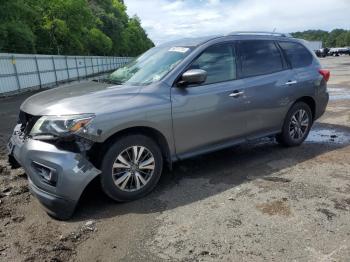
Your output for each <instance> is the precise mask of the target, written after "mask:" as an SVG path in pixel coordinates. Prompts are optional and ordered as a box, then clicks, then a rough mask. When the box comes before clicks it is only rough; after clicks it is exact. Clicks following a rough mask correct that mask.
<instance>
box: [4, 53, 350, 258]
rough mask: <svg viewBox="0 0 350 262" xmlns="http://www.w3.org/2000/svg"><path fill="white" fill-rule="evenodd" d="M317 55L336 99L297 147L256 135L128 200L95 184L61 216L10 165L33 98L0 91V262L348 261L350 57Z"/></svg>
mask: <svg viewBox="0 0 350 262" xmlns="http://www.w3.org/2000/svg"><path fill="white" fill-rule="evenodd" d="M321 61H322V63H323V65H324V67H325V68H329V69H330V70H331V72H332V76H331V80H330V82H329V91H330V93H331V101H330V103H329V106H328V108H327V112H326V114H325V115H324V116H323V117H322V118H321V119H319V120H318V121H317V123H315V125H314V127H313V129H312V131H311V133H310V135H309V137H308V139H307V141H306V142H305V143H304V144H303V145H302V146H300V147H297V148H283V147H280V146H279V145H277V144H276V143H275V142H274V141H272V140H270V139H261V140H259V141H255V142H251V143H247V144H244V145H240V146H236V147H233V148H230V149H227V150H223V151H219V152H216V153H212V154H209V155H205V156H201V157H197V158H194V159H191V160H186V161H183V162H179V163H176V164H175V166H174V170H173V171H172V172H169V171H165V173H164V174H163V176H162V178H161V181H160V185H159V186H158V187H157V188H156V190H155V191H154V192H153V193H151V194H150V195H148V196H147V197H145V198H143V199H141V200H138V201H134V202H131V203H124V204H116V203H113V202H112V201H110V200H109V199H108V198H107V197H105V196H104V194H103V193H102V192H101V190H100V188H99V187H98V183H94V184H92V185H91V186H90V187H89V188H88V189H87V191H86V192H85V194H84V196H83V198H82V200H81V202H80V204H79V207H78V210H77V212H76V214H75V216H74V217H73V219H72V220H69V221H64V222H62V221H57V220H54V219H52V218H51V217H49V216H48V215H46V213H45V212H44V211H43V210H42V209H41V207H40V205H39V204H38V202H37V200H36V199H35V198H33V197H32V196H31V195H30V193H29V192H28V188H27V181H26V175H25V174H24V172H23V170H22V169H17V170H11V169H10V167H9V166H8V164H7V160H6V151H5V142H6V140H7V138H8V135H9V134H10V133H11V130H12V128H13V126H14V124H15V121H16V117H17V114H18V108H19V105H20V103H21V102H22V101H23V100H24V99H25V98H26V97H27V96H28V95H29V94H24V95H19V96H16V97H10V98H3V99H1V100H0V119H1V120H0V123H1V125H0V261H119V260H120V261H164V260H169V261H177V260H178V261H217V260H222V261H265V260H269V261H271V260H275V261H349V260H350V219H349V215H350V58H349V57H330V58H325V59H322V60H321Z"/></svg>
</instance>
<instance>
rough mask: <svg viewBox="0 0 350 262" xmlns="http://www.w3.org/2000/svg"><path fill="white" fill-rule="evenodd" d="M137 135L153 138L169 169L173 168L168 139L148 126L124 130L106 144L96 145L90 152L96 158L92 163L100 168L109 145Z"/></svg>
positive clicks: (112, 136) (107, 140) (111, 137)
mask: <svg viewBox="0 0 350 262" xmlns="http://www.w3.org/2000/svg"><path fill="white" fill-rule="evenodd" d="M136 134H138V135H145V136H147V137H149V138H151V139H152V140H153V141H155V142H156V143H157V145H158V146H159V148H160V149H161V152H162V156H163V158H164V160H165V162H166V163H167V165H168V167H169V169H171V168H172V157H171V152H170V147H169V144H168V142H167V139H166V138H165V136H164V135H163V134H162V133H161V132H160V131H159V130H157V129H155V128H153V127H148V126H134V127H128V128H124V129H122V130H119V131H117V132H115V133H114V134H112V135H110V136H109V137H108V138H107V139H106V140H105V141H104V142H102V143H95V144H94V145H93V147H92V148H91V150H90V151H91V152H90V154H91V155H94V158H95V160H94V161H93V160H92V162H94V164H95V165H96V166H98V167H100V164H101V161H102V158H103V155H104V153H105V152H106V150H107V149H108V145H111V144H112V143H114V142H115V141H116V140H117V139H121V138H122V137H125V136H127V135H136Z"/></svg>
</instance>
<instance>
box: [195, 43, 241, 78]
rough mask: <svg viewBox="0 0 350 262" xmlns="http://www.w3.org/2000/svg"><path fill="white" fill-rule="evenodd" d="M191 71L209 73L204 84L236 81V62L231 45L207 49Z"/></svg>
mask: <svg viewBox="0 0 350 262" xmlns="http://www.w3.org/2000/svg"><path fill="white" fill-rule="evenodd" d="M189 69H203V70H205V71H206V72H207V73H208V76H207V80H206V81H205V83H204V84H212V83H218V82H223V81H229V80H233V79H236V61H235V55H234V50H233V47H232V46H231V45H228V44H225V45H215V46H211V47H209V48H207V49H206V50H205V51H204V52H203V53H202V54H201V55H200V56H199V57H198V58H197V59H196V60H195V61H194V62H193V63H192V65H191V66H190V68H189Z"/></svg>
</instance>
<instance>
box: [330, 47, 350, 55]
mask: <svg viewBox="0 0 350 262" xmlns="http://www.w3.org/2000/svg"><path fill="white" fill-rule="evenodd" d="M328 55H330V56H339V55H350V47H335V48H330V49H329V52H328Z"/></svg>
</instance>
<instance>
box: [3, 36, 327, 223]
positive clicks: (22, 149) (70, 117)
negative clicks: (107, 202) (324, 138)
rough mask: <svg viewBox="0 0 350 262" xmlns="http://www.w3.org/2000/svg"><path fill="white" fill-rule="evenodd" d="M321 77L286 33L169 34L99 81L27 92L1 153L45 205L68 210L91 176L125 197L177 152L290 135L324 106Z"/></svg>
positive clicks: (301, 132)
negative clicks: (176, 38)
mask: <svg viewBox="0 0 350 262" xmlns="http://www.w3.org/2000/svg"><path fill="white" fill-rule="evenodd" d="M328 79H329V71H327V70H325V69H322V67H321V65H320V63H319V61H318V60H317V57H316V56H315V55H314V53H313V52H312V51H311V50H309V49H308V48H307V47H306V46H305V44H304V41H302V40H298V39H294V38H291V37H287V36H286V35H284V34H278V33H261V32H234V33H231V34H229V35H226V36H218V37H202V38H191V39H183V40H179V41H174V42H170V43H166V44H162V45H160V46H157V47H154V48H152V49H150V50H149V51H147V52H146V53H145V54H143V55H141V56H140V57H138V58H136V59H135V60H134V61H133V62H131V63H129V64H128V65H126V66H124V67H122V68H120V69H118V70H117V71H115V72H114V73H112V74H111V76H110V77H109V78H108V79H107V80H106V81H105V82H103V83H100V82H89V83H79V84H75V85H72V86H69V87H62V88H56V89H52V90H48V91H44V92H41V93H38V94H36V95H34V96H32V97H30V98H28V99H27V100H26V101H25V102H24V103H23V104H22V105H21V108H20V113H19V119H18V124H17V125H16V127H15V129H14V132H13V135H12V137H11V139H10V141H9V144H8V149H9V156H10V160H11V162H12V163H15V162H16V161H17V162H18V163H19V164H20V165H21V166H22V167H23V168H24V169H25V171H26V173H27V175H28V180H29V187H30V190H31V192H32V193H33V194H34V195H35V196H36V197H37V198H38V199H39V200H40V202H41V203H42V204H43V205H44V207H45V208H46V209H47V211H48V212H49V213H50V214H51V215H53V216H55V217H57V218H60V219H67V218H69V217H70V216H71V215H72V214H73V211H74V209H75V207H76V205H77V203H78V200H79V198H80V196H81V194H82V192H83V191H84V189H85V188H86V186H87V185H88V184H89V183H90V182H91V181H92V180H93V179H95V178H97V177H98V179H99V180H100V182H101V186H102V189H103V191H104V192H105V193H106V194H107V195H108V196H110V197H111V198H112V199H114V200H116V201H131V200H135V199H138V198H140V197H142V196H144V195H146V194H147V193H149V192H150V191H151V190H152V189H153V188H154V187H155V186H156V184H157V182H158V180H159V178H160V176H161V174H162V170H163V168H164V166H168V167H169V168H170V169H171V166H172V164H173V163H174V162H175V161H178V160H183V159H186V158H189V157H193V156H197V155H200V154H204V153H208V152H212V151H214V150H218V149H222V148H226V147H230V146H232V145H236V144H239V143H243V142H245V141H249V140H253V139H256V138H261V137H266V136H273V137H276V139H277V141H278V142H279V143H281V144H282V145H284V146H288V147H291V146H298V145H300V144H301V143H302V142H303V141H304V140H305V139H306V137H307V136H308V134H309V131H310V129H311V127H312V124H313V123H314V121H315V120H316V119H318V118H319V117H320V116H321V115H322V114H323V113H324V111H325V109H326V106H327V103H328V92H327V81H328Z"/></svg>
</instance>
